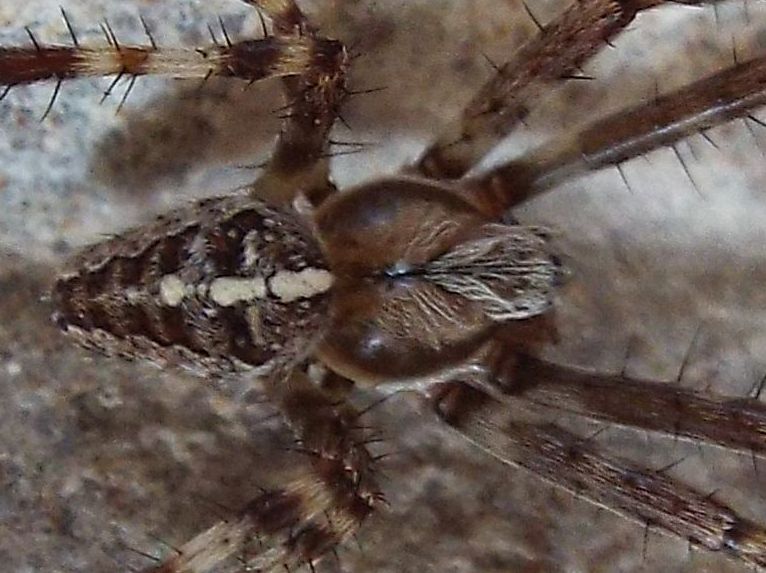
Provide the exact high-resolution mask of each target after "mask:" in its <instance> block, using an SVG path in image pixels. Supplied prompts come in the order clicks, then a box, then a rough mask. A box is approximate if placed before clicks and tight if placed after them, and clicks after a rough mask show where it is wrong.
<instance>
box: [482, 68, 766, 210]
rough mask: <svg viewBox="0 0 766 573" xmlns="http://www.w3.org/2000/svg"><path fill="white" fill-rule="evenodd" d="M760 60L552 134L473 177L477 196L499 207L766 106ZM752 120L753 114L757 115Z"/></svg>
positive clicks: (765, 75) (487, 204)
mask: <svg viewBox="0 0 766 573" xmlns="http://www.w3.org/2000/svg"><path fill="white" fill-rule="evenodd" d="M764 85H766V58H764V57H761V58H756V59H753V60H750V61H748V62H744V63H741V64H738V65H735V66H733V67H731V68H728V69H726V70H724V71H722V72H719V73H717V74H714V75H711V76H708V77H707V78H704V79H702V80H700V81H697V82H695V83H693V84H691V85H689V86H686V87H683V88H681V89H679V90H676V91H674V92H671V93H669V94H667V95H664V96H662V97H659V98H657V99H655V100H653V101H650V102H647V103H645V104H643V105H639V106H636V107H634V108H633V109H629V110H626V111H622V112H618V113H615V114H614V115H610V116H607V117H605V118H604V119H601V120H598V121H596V122H594V123H592V124H591V125H590V126H588V127H586V128H584V129H583V130H581V131H578V132H575V133H570V134H568V135H564V136H562V137H559V138H556V139H554V140H553V141H552V142H551V143H549V144H546V145H543V146H542V147H539V148H537V149H536V150H533V151H531V152H530V153H528V154H527V155H525V156H523V157H521V158H519V159H518V160H514V161H510V162H508V163H506V164H505V165H501V166H499V167H497V168H496V169H494V170H492V171H490V172H489V173H487V174H486V175H484V176H482V177H481V178H480V179H478V180H477V183H478V185H477V186H476V189H475V192H476V200H477V201H478V202H479V203H481V204H482V205H484V207H485V208H487V209H489V210H491V211H496V212H503V211H505V210H506V209H507V208H509V207H512V206H513V205H516V204H519V203H521V202H523V201H525V200H526V199H529V198H530V197H533V196H535V195H536V194H538V193H541V192H543V191H546V190H547V189H550V188H551V187H553V186H554V185H556V184H557V183H559V182H561V181H563V180H564V179H566V178H568V177H572V176H574V175H577V174H579V173H582V172H585V171H588V170H593V169H600V168H602V167H607V166H610V165H619V164H620V162H622V161H627V160H628V159H631V158H633V157H637V156H639V155H642V154H644V153H647V152H649V151H652V150H653V149H657V148H659V147H662V146H666V145H672V144H673V143H675V142H676V141H678V140H680V139H683V138H685V137H688V136H689V135H692V134H694V133H697V132H700V131H703V130H705V129H708V128H710V127H712V126H714V125H717V124H720V123H723V122H726V121H729V120H731V119H734V118H737V117H747V115H748V113H750V111H751V110H753V109H754V108H756V107H758V106H762V105H764V104H766V90H764ZM756 121H759V120H756Z"/></svg>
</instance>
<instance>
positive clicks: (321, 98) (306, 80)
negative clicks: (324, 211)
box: [244, 0, 349, 205]
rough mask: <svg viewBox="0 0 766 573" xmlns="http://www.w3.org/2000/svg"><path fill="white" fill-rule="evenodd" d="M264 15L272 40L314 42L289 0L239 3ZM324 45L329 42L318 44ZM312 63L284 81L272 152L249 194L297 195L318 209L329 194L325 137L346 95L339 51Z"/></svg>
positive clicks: (344, 63) (344, 61) (281, 198)
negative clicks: (278, 129)
mask: <svg viewBox="0 0 766 573" xmlns="http://www.w3.org/2000/svg"><path fill="white" fill-rule="evenodd" d="M244 1H245V2H247V3H248V4H251V5H253V6H256V7H257V8H259V9H261V10H263V11H264V12H266V13H267V14H268V15H269V17H270V18H271V20H272V24H273V28H274V33H275V34H276V37H278V38H288V39H292V40H296V39H298V40H299V39H313V40H315V41H320V40H319V37H318V36H317V31H316V28H315V27H314V26H312V25H311V23H310V22H309V21H308V19H307V18H306V17H305V16H304V15H303V13H302V12H301V10H300V8H298V6H297V5H296V4H295V2H294V1H293V0H244ZM324 41H329V40H324ZM336 44H338V45H339V46H340V49H339V51H337V52H336V53H334V54H328V55H327V56H328V57H326V58H321V59H317V60H316V61H315V62H313V65H312V66H311V67H310V68H308V69H306V70H305V72H303V73H301V74H298V75H296V76H293V77H287V78H284V81H283V85H284V91H285V96H286V98H287V102H288V105H287V106H286V109H287V112H286V113H285V114H284V117H283V122H282V129H281V132H280V134H279V139H278V141H277V145H276V148H275V150H274V153H273V154H272V156H271V159H270V160H269V162H268V163H267V165H266V166H265V171H264V173H263V174H262V175H261V179H260V181H259V185H256V186H255V187H254V193H255V194H257V195H258V196H260V197H261V198H264V199H267V200H270V201H273V202H281V203H290V202H292V200H293V199H294V198H295V197H296V196H297V195H298V194H303V195H305V196H306V197H308V199H309V200H310V201H311V202H312V203H314V204H315V205H318V204H319V203H321V202H322V201H323V200H324V199H325V198H326V197H327V196H329V195H330V194H331V193H332V192H334V191H335V186H334V184H333V183H332V181H331V180H330V156H329V154H328V151H327V150H328V139H329V134H330V130H331V129H332V126H333V124H334V123H335V119H336V118H337V117H338V113H339V110H340V106H341V104H342V102H343V100H344V98H345V97H346V95H347V92H346V69H347V67H348V64H349V58H348V54H347V53H346V50H345V48H343V47H342V45H340V43H338V42H336Z"/></svg>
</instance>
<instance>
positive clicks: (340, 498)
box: [149, 372, 383, 573]
mask: <svg viewBox="0 0 766 573" xmlns="http://www.w3.org/2000/svg"><path fill="white" fill-rule="evenodd" d="M268 392H269V394H270V397H271V398H272V399H273V401H274V403H275V404H276V405H277V406H278V407H279V409H280V410H281V412H282V414H283V416H284V418H285V420H286V422H287V423H288V425H289V426H290V427H291V429H292V430H293V432H294V433H295V436H296V440H297V445H298V448H299V450H300V451H301V452H303V453H304V454H305V456H306V458H307V459H306V461H307V463H306V464H301V467H300V468H298V469H296V470H295V471H294V472H293V474H292V476H291V477H290V478H289V479H288V480H287V481H286V483H285V485H284V486H283V487H281V488H279V489H276V490H270V491H266V492H264V493H263V494H262V495H260V496H258V497H257V498H256V499H254V500H253V501H252V502H250V503H249V504H248V505H247V506H246V507H245V508H244V509H243V510H241V511H240V512H239V513H238V514H237V515H235V516H233V517H232V518H230V519H227V520H224V521H221V522H219V523H217V524H215V525H213V526H212V527H211V528H209V529H208V530H207V531H205V532H203V533H201V534H200V535H198V536H197V537H195V538H194V539H192V540H191V541H189V542H188V543H186V544H184V545H183V546H181V547H180V549H179V550H178V552H177V554H176V555H175V556H173V557H172V558H170V559H168V560H167V561H165V562H163V563H162V564H160V565H158V566H156V567H153V568H152V569H150V570H149V571H150V572H151V573H204V572H208V571H212V570H214V568H217V567H222V566H223V567H226V566H227V565H228V566H232V564H233V566H235V567H236V570H238V571H263V572H266V571H280V572H281V571H286V570H289V571H294V570H296V569H297V568H300V567H302V566H303V565H306V564H309V565H312V564H313V563H316V562H317V561H319V560H320V559H321V558H322V557H323V556H325V555H326V554H327V553H330V552H332V551H334V549H335V548H336V547H337V546H338V545H340V544H341V543H343V542H344V541H346V540H347V539H348V538H349V537H350V536H351V535H353V534H354V533H355V532H356V531H357V530H358V528H359V527H360V526H361V524H362V522H363V521H364V520H365V519H366V517H367V516H368V515H369V514H370V513H371V512H372V511H374V510H375V509H376V508H377V507H378V506H379V505H380V504H381V503H382V502H383V496H382V494H381V492H380V489H379V487H378V485H377V483H376V480H375V475H374V468H373V465H374V458H373V457H372V456H371V455H370V453H369V452H368V451H367V449H366V447H365V440H366V439H368V438H367V437H366V436H365V432H364V430H363V429H360V428H359V420H358V416H359V414H358V413H357V412H356V411H355V410H354V409H353V408H352V407H351V406H350V405H349V404H347V403H346V402H345V401H344V400H340V401H334V400H333V399H332V398H331V397H330V396H329V395H328V394H327V393H325V392H324V391H322V390H320V389H319V388H318V387H317V386H315V385H314V384H313V383H311V382H310V381H309V380H308V378H307V377H306V376H305V375H304V374H303V373H300V372H293V373H292V374H291V375H289V376H288V377H287V378H284V379H279V380H277V379H276V378H275V379H273V380H272V382H271V383H270V384H269V387H268ZM226 570H229V569H226Z"/></svg>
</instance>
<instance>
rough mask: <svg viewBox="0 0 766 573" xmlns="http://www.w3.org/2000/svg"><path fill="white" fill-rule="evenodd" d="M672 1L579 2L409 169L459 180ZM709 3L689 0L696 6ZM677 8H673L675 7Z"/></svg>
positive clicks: (519, 53) (533, 42)
mask: <svg viewBox="0 0 766 573" xmlns="http://www.w3.org/2000/svg"><path fill="white" fill-rule="evenodd" d="M672 1H673V0H580V1H579V2H575V3H573V4H572V5H571V6H570V7H569V8H568V9H567V10H565V11H564V12H563V13H562V14H560V15H559V16H558V17H557V18H555V19H554V20H553V21H552V22H550V23H549V24H546V25H545V26H539V27H540V34H539V35H537V37H535V38H534V39H532V40H531V41H530V42H528V43H527V44H526V45H524V46H522V47H521V48H520V49H519V50H518V51H516V53H515V54H514V55H513V57H512V58H511V59H510V60H509V61H508V62H507V63H506V64H504V65H502V66H500V67H499V68H498V70H497V73H496V74H494V76H493V77H492V78H491V79H490V80H489V81H488V82H487V83H486V84H485V85H484V86H483V87H482V88H481V89H480V90H479V92H478V93H477V94H476V96H475V97H474V98H473V99H472V100H471V102H470V103H469V104H468V105H467V107H466V108H465V110H464V111H463V113H462V114H461V116H460V117H459V118H458V119H456V120H455V121H453V122H452V123H450V124H448V125H447V127H446V128H445V129H444V131H443V133H441V134H440V135H439V136H438V137H437V138H436V139H435V140H434V142H433V143H432V144H431V145H430V146H429V147H428V148H427V149H426V150H425V151H424V153H423V154H422V156H421V157H420V159H419V160H418V161H417V163H416V164H415V165H414V166H413V167H412V169H413V170H414V171H415V172H417V173H419V174H421V175H425V176H426V177H430V178H435V179H459V178H461V177H462V176H463V175H465V173H466V172H468V171H469V170H470V169H471V168H472V167H473V166H474V165H476V164H477V163H478V162H479V160H480V159H481V158H482V157H483V156H484V155H486V154H487V153H488V152H489V151H490V150H491V149H492V148H493V147H494V146H495V145H496V144H497V143H498V142H499V141H500V140H501V139H502V138H504V137H505V136H506V135H508V134H509V133H511V131H513V130H514V129H515V128H516V127H518V125H519V123H522V122H523V121H524V119H525V118H526V117H527V116H528V115H529V114H530V113H531V111H532V110H533V109H534V108H535V106H537V105H539V104H540V102H541V101H543V100H544V99H545V98H544V97H543V96H544V95H545V94H546V93H550V91H551V90H552V89H553V88H554V87H555V84H556V82H561V81H566V80H568V79H571V78H573V77H578V76H577V75H576V74H578V70H579V68H580V66H582V65H583V64H584V63H586V62H587V61H588V60H589V59H590V58H592V57H593V56H594V55H596V54H597V53H598V52H599V51H601V49H602V47H603V46H604V45H605V44H608V43H609V42H610V41H611V40H612V39H613V38H614V37H615V36H617V35H618V34H619V33H620V32H622V31H623V30H624V29H625V28H626V27H627V26H628V25H629V24H630V23H631V22H633V20H634V18H635V17H636V15H637V14H638V13H639V12H641V11H643V10H646V9H649V8H652V7H654V6H658V5H660V4H667V3H671V2H672ZM708 1H710V0H688V1H682V2H681V3H683V4H700V3H706V2H708ZM674 3H675V2H674Z"/></svg>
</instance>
